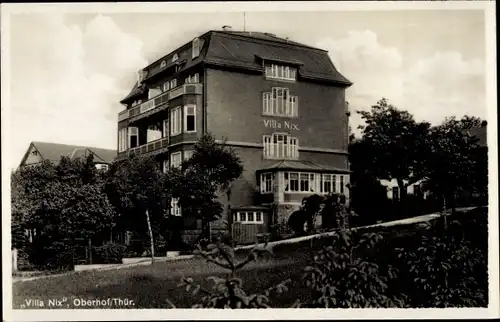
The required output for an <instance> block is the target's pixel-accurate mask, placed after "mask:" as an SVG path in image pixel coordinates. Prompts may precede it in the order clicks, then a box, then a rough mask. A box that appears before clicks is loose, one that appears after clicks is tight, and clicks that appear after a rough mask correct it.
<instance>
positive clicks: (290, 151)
mask: <svg viewBox="0 0 500 322" xmlns="http://www.w3.org/2000/svg"><path fill="white" fill-rule="evenodd" d="M298 157H299V144H298V139H297V138H294V137H290V136H289V135H288V134H281V133H274V134H272V135H264V158H266V159H298Z"/></svg>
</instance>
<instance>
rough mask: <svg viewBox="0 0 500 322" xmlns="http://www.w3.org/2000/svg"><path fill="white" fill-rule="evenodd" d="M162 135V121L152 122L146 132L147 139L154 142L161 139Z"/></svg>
mask: <svg viewBox="0 0 500 322" xmlns="http://www.w3.org/2000/svg"><path fill="white" fill-rule="evenodd" d="M161 137H162V129H161V123H159V124H151V125H149V126H148V129H147V132H146V141H147V142H148V143H149V142H152V141H156V140H159V139H161Z"/></svg>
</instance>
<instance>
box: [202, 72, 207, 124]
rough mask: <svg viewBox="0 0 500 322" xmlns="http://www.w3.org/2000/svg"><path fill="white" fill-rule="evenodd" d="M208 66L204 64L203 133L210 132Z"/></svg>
mask: <svg viewBox="0 0 500 322" xmlns="http://www.w3.org/2000/svg"><path fill="white" fill-rule="evenodd" d="M207 101H208V99H207V67H206V66H205V64H203V109H202V111H203V112H202V113H203V118H202V119H203V124H202V134H207V133H208V128H207Z"/></svg>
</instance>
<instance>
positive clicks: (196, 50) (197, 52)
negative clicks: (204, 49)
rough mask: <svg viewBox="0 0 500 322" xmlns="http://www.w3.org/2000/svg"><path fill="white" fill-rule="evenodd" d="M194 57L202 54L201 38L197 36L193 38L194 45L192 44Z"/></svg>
mask: <svg viewBox="0 0 500 322" xmlns="http://www.w3.org/2000/svg"><path fill="white" fill-rule="evenodd" d="M192 51H193V53H192V58H193V59H194V58H196V57H198V56H199V55H200V39H199V38H195V39H193V45H192Z"/></svg>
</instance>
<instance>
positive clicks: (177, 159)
mask: <svg viewBox="0 0 500 322" xmlns="http://www.w3.org/2000/svg"><path fill="white" fill-rule="evenodd" d="M181 164H182V159H181V153H180V152H175V153H172V154H171V155H170V166H171V167H172V168H179V167H180V166H181Z"/></svg>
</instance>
